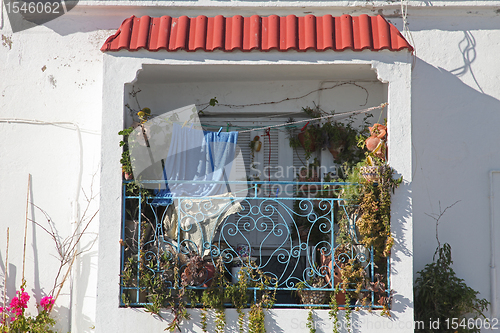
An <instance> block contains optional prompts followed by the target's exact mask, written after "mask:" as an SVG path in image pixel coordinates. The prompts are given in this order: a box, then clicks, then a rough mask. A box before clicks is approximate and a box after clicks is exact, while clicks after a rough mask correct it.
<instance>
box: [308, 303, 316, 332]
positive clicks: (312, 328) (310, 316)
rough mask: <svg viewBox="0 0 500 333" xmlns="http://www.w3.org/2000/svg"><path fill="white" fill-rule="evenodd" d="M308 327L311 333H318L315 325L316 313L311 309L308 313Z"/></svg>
mask: <svg viewBox="0 0 500 333" xmlns="http://www.w3.org/2000/svg"><path fill="white" fill-rule="evenodd" d="M306 327H307V328H309V333H316V325H314V313H313V309H312V308H311V309H309V312H308V313H307V323H306Z"/></svg>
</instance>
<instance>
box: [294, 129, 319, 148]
mask: <svg viewBox="0 0 500 333" xmlns="http://www.w3.org/2000/svg"><path fill="white" fill-rule="evenodd" d="M297 138H298V139H299V142H300V144H301V145H302V148H304V150H305V151H307V152H313V151H316V144H315V142H316V137H315V136H314V135H312V134H311V133H310V132H307V131H303V132H300V133H299V134H298V135H297ZM306 141H309V142H308V144H307V145H306Z"/></svg>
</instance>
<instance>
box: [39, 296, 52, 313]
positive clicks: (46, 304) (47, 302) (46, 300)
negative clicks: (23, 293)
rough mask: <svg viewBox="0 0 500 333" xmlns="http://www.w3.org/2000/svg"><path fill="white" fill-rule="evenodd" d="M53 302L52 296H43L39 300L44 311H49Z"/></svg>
mask: <svg viewBox="0 0 500 333" xmlns="http://www.w3.org/2000/svg"><path fill="white" fill-rule="evenodd" d="M54 302H55V299H53V298H52V296H45V297H43V298H42V300H41V301H40V305H41V306H42V307H43V310H44V311H50V309H52V306H53V305H54Z"/></svg>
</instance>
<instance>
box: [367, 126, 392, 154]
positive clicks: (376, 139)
mask: <svg viewBox="0 0 500 333" xmlns="http://www.w3.org/2000/svg"><path fill="white" fill-rule="evenodd" d="M369 128H370V137H369V138H368V139H366V140H365V145H366V149H368V150H369V151H371V152H372V153H373V154H375V156H377V157H379V158H381V159H383V160H385V152H386V147H385V137H386V135H387V127H386V126H384V125H381V124H374V125H373V126H372V127H369Z"/></svg>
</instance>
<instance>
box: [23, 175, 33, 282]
mask: <svg viewBox="0 0 500 333" xmlns="http://www.w3.org/2000/svg"><path fill="white" fill-rule="evenodd" d="M30 187H31V174H30V173H29V174H28V190H27V192H28V193H27V194H26V219H25V221H24V246H23V275H22V282H21V284H22V285H24V283H25V282H26V280H25V279H24V266H25V263H26V235H27V233H28V208H29V202H30Z"/></svg>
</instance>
